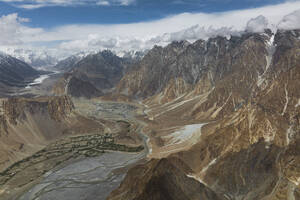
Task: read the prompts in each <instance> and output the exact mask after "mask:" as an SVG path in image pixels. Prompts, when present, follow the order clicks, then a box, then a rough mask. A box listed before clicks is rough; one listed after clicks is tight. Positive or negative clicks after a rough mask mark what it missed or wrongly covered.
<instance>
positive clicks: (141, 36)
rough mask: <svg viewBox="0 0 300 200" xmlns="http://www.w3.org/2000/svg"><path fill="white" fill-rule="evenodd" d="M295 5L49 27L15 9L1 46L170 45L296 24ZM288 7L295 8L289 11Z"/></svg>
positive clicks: (2, 26)
mask: <svg viewBox="0 0 300 200" xmlns="http://www.w3.org/2000/svg"><path fill="white" fill-rule="evenodd" d="M6 1H9V0H6ZM56 1H57V2H64V1H65V0H56ZM101 1H102V2H103V1H105V0H101ZM121 1H123V0H114V1H112V0H110V1H108V2H110V3H111V2H114V3H116V2H117V3H119V4H120V3H122V2H121ZM97 2H98V3H99V2H100V1H99V0H97ZM123 2H124V1H123ZM295 8H300V2H299V1H297V2H289V3H283V4H279V5H274V6H265V7H261V8H255V9H246V10H237V11H230V12H221V13H211V14H205V13H183V14H178V15H174V16H169V17H166V18H163V19H160V20H156V21H150V22H141V23H132V24H115V25H101V24H100V25H97V24H94V25H92V24H80V25H78V24H73V25H66V26H61V27H56V28H53V29H50V30H44V29H41V28H40V29H39V28H30V27H27V26H26V25H25V24H24V21H26V20H27V19H22V18H19V17H18V16H17V14H12V15H8V16H3V17H1V18H0V35H1V37H0V46H1V45H23V46H24V45H27V46H32V45H35V44H42V45H43V46H47V44H49V43H55V44H56V46H55V47H52V48H55V49H56V51H57V52H59V54H60V55H66V54H73V53H77V52H78V51H86V50H101V49H112V50H115V51H123V50H143V49H146V48H151V47H152V46H153V45H155V44H158V45H166V44H167V43H169V42H171V41H174V40H183V39H186V40H190V41H193V40H197V39H207V38H208V37H211V36H216V35H222V36H226V37H227V36H229V35H230V34H238V33H239V32H240V31H243V30H245V29H246V30H248V31H254V32H260V31H262V30H263V29H264V28H272V27H274V26H276V25H277V24H278V23H279V27H284V28H289V27H292V28H293V27H294V25H299V24H300V18H299V13H300V11H297V12H294V10H295ZM292 12H294V13H292ZM289 13H292V14H290V15H288V14H289ZM257 16H259V17H257ZM263 16H264V17H263ZM282 19H283V20H282ZM249 20H250V21H249ZM3 21H5V23H4V22H3ZM7 41H10V42H7ZM53 51H54V50H53Z"/></svg>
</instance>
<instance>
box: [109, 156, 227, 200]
mask: <svg viewBox="0 0 300 200" xmlns="http://www.w3.org/2000/svg"><path fill="white" fill-rule="evenodd" d="M190 172H191V170H190V169H189V168H188V167H187V166H186V165H185V164H184V163H182V162H181V161H180V160H178V159H176V158H170V159H162V160H152V161H150V162H148V163H147V164H146V165H139V166H136V167H135V168H133V169H131V170H129V172H128V174H127V176H126V178H125V180H124V181H123V183H122V184H121V186H120V188H119V189H117V190H115V191H114V192H113V193H112V194H111V195H110V197H108V199H109V200H116V199H131V200H144V199H149V200H182V199H186V200H198V199H203V200H218V199H219V200H221V199H225V198H223V197H221V196H219V195H217V194H216V193H214V192H213V191H212V190H210V189H209V188H207V187H206V186H205V185H203V184H201V183H199V182H198V181H196V180H194V179H193V178H190V177H188V176H187V175H186V174H187V173H190ZM128 187H129V189H128Z"/></svg>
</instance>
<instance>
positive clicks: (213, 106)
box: [111, 30, 300, 200]
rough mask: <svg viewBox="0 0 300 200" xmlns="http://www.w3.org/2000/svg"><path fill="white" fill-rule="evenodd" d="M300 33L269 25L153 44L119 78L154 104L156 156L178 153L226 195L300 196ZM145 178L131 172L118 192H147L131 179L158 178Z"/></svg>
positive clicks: (123, 195) (126, 89)
mask: <svg viewBox="0 0 300 200" xmlns="http://www.w3.org/2000/svg"><path fill="white" fill-rule="evenodd" d="M299 36H300V30H291V31H283V30H278V31H277V32H276V33H272V32H271V31H270V30H266V31H265V32H264V33H245V34H243V35H242V36H240V37H231V39H229V40H228V39H226V38H223V37H216V38H211V39H209V40H208V41H202V40H199V41H196V42H195V43H193V44H189V43H187V42H174V43H172V44H170V45H168V46H167V47H164V48H162V47H155V48H154V49H152V50H151V51H149V53H148V54H147V55H146V56H145V57H144V58H143V59H142V60H141V61H140V62H139V63H137V64H136V66H135V68H133V69H132V70H131V71H130V72H129V73H127V74H126V75H125V76H124V77H123V78H122V80H121V81H120V83H119V84H118V86H117V91H118V94H119V95H127V96H129V97H130V98H135V99H139V100H143V102H142V103H144V104H145V106H146V110H145V116H144V119H143V120H145V121H146V122H147V123H148V126H147V127H146V128H145V129H144V130H143V131H144V132H145V133H146V134H147V135H148V136H149V137H150V141H149V146H150V147H151V150H150V153H149V158H155V159H162V158H167V159H169V158H170V157H176V158H177V159H179V160H180V161H181V162H182V163H184V164H185V165H187V166H188V167H189V168H190V169H191V171H190V172H185V175H186V177H188V176H191V177H193V178H194V179H195V180H197V181H198V182H200V183H202V184H204V185H205V186H206V187H207V188H209V189H210V190H212V191H213V192H215V193H217V194H218V195H220V196H222V197H224V198H226V199H247V200H250V199H251V200H252V199H253V200H254V199H264V200H269V199H270V200H271V199H272V200H273V199H300V196H299V193H300V187H299V184H300V171H299V169H300V167H299V166H300V160H299V159H300V157H299V151H298V146H299V145H298V144H299V141H300V137H299V130H300V124H299V123H300V121H299V113H300V110H299V108H300V106H299V105H300V103H299V99H300V92H299V90H298V89H297V88H298V86H299V85H300V82H299V81H300V78H299V74H300V66H299V64H300V60H299V59H300V54H299V51H300V39H299ZM151 162H153V161H149V163H147V164H146V165H145V167H146V166H151V164H150V163H151ZM150 168H151V167H150ZM154 169H156V166H155V165H153V167H152V170H154ZM138 171H139V169H136V173H138ZM162 174H163V175H161V176H160V177H167V174H168V173H167V172H164V173H162ZM153 176H155V172H154V171H153ZM134 177H135V179H134ZM143 178H144V176H142V175H141V176H138V177H136V176H135V173H134V172H132V173H129V174H128V177H127V178H126V179H125V182H124V184H122V185H121V186H120V188H119V189H118V190H116V191H115V192H114V193H112V195H111V199H114V198H116V199H117V198H119V199H139V198H140V194H145V193H142V192H141V193H139V194H136V193H135V192H134V191H133V189H132V187H131V186H130V185H132V183H135V182H137V181H141V182H139V188H143V187H145V188H149V189H151V188H153V187H154V182H153V181H152V180H151V179H146V181H143V180H144V179H143ZM172 178H173V177H172ZM172 178H171V177H169V178H166V179H164V181H166V180H167V182H169V181H171V180H172ZM142 179H143V180H142ZM126 181H128V182H126ZM125 183H127V184H125ZM155 183H157V182H155ZM164 183H165V182H164ZM175 185H177V183H174V184H173V186H175ZM193 185H194V184H193ZM145 190H146V189H145ZM138 191H143V189H141V190H138ZM155 192H157V193H158V194H159V195H163V194H164V193H163V191H159V190H158V189H157V190H155ZM129 194H130V195H129ZM159 195H158V196H157V197H156V198H155V199H161V197H160V196H159ZM170 199H176V197H172V198H170ZM211 199H214V198H211Z"/></svg>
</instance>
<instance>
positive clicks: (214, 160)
mask: <svg viewBox="0 0 300 200" xmlns="http://www.w3.org/2000/svg"><path fill="white" fill-rule="evenodd" d="M216 162H217V159H216V158H215V159H213V160H212V161H210V163H208V165H207V166H205V167H204V168H203V169H202V170H201V174H203V173H205V172H206V171H207V170H208V169H209V168H210V167H211V166H212V165H214V164H216Z"/></svg>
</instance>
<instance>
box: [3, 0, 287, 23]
mask: <svg viewBox="0 0 300 200" xmlns="http://www.w3.org/2000/svg"><path fill="white" fill-rule="evenodd" d="M71 1H73V2H72V3H66V2H70V1H68V0H62V1H58V2H59V3H51V1H50V3H48V4H44V3H39V2H37V3H34V1H26V0H25V1H22V0H21V1H20V0H16V1H15V2H14V0H0V15H7V14H10V13H19V15H20V16H22V17H25V18H29V19H31V21H30V22H29V23H28V25H30V26H31V27H43V28H52V27H55V26H61V25H66V24H122V23H134V22H144V21H151V20H157V19H160V18H164V17H166V16H169V15H176V14H180V13H184V12H188V13H197V12H203V13H212V12H224V11H230V10H240V9H249V8H256V7H261V6H266V5H274V4H279V3H283V2H284V0H136V1H127V3H124V5H123V4H122V0H120V1H119V2H116V1H113V0H109V1H104V0H103V1H96V0H95V1H93V0H92V1H90V0H87V1H82V0H81V1H80V0H75V1H74V0H71ZM54 2H55V1H54ZM98 2H106V3H104V5H101V3H98ZM97 3H98V4H100V5H97ZM106 4H109V5H106ZM24 5H37V6H41V7H40V8H36V9H24V8H20V6H24Z"/></svg>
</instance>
